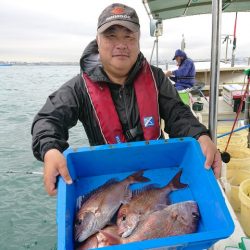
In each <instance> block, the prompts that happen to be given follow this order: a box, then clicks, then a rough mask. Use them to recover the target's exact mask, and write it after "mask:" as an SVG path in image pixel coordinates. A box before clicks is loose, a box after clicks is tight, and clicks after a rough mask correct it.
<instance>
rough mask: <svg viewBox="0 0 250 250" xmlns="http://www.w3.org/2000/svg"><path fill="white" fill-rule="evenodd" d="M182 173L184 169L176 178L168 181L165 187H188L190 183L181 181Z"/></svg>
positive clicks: (175, 188)
mask: <svg viewBox="0 0 250 250" xmlns="http://www.w3.org/2000/svg"><path fill="white" fill-rule="evenodd" d="M181 175H182V169H181V170H180V171H179V172H178V173H177V174H176V175H175V176H174V178H173V179H172V180H171V181H170V183H168V185H167V186H165V188H164V189H169V188H170V189H171V190H177V189H182V188H185V187H188V184H185V183H182V182H181V181H180V178H181Z"/></svg>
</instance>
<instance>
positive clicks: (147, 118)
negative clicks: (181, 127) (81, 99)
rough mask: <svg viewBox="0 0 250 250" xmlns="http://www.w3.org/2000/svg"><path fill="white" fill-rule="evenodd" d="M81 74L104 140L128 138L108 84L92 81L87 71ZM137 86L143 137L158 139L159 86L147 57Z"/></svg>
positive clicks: (113, 141) (117, 140)
mask: <svg viewBox="0 0 250 250" xmlns="http://www.w3.org/2000/svg"><path fill="white" fill-rule="evenodd" d="M82 77H83V82H84V84H85V86H86V90H87V93H88V95H89V98H90V101H91V104H92V106H93V109H94V112H95V115H96V118H97V120H98V123H99V126H100V129H101V133H102V135H103V138H104V140H105V142H106V143H107V144H115V143H120V142H126V137H125V135H124V132H123V130H122V125H121V122H120V120H119V117H118V114H117V111H116V109H115V105H114V102H113V100H112V97H111V93H110V89H109V86H108V84H107V83H105V82H98V83H96V82H93V81H92V80H91V79H90V78H89V76H88V75H87V74H86V73H83V74H82ZM134 89H135V94H136V99H137V105H138V109H139V114H140V123H141V126H142V130H143V134H144V139H145V140H155V139H159V137H160V135H161V132H160V118H159V106H158V89H157V86H156V82H155V79H154V76H153V72H152V71H151V68H150V65H149V64H148V62H147V61H146V60H144V62H143V66H142V69H141V70H140V72H139V73H138V75H137V76H136V78H135V80H134Z"/></svg>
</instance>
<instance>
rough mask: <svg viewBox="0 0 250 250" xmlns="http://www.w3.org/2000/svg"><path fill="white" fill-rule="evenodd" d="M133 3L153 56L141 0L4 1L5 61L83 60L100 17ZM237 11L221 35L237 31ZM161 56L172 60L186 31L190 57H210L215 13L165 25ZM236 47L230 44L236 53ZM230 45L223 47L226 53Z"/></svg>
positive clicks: (0, 1)
mask: <svg viewBox="0 0 250 250" xmlns="http://www.w3.org/2000/svg"><path fill="white" fill-rule="evenodd" d="M114 2H122V3H124V4H126V5H129V6H131V7H134V8H135V9H136V11H137V13H138V16H139V18H140V23H141V51H142V52H143V53H144V55H145V56H146V57H148V58H149V57H150V53H151V50H152V46H153V42H154V38H152V37H150V35H149V18H148V16H147V14H146V11H145V9H144V6H143V4H142V1H141V0H124V1H119V0H117V1H112V0H90V1H87V0H22V1H20V0H0V61H1V60H5V61H29V62H30V61H70V62H73V61H74V62H75V61H79V58H80V56H81V53H82V51H83V49H84V48H85V46H86V45H87V44H88V43H89V42H90V41H91V40H92V39H94V38H95V35H96V25H97V19H98V16H99V14H100V13H101V11H102V10H103V9H104V8H105V7H106V6H107V5H109V4H111V3H114ZM234 17H235V14H234V13H228V14H223V16H222V34H232V33H233V26H234ZM249 23H250V13H249V12H248V13H239V14H238V26H237V39H238V40H237V51H236V56H237V57H250V49H249V45H250V36H249ZM163 28H164V35H163V36H162V37H160V38H159V57H160V58H161V59H167V60H170V59H171V58H172V57H173V54H174V51H175V50H176V49H178V48H180V43H181V38H182V34H184V35H185V39H186V52H187V53H188V55H189V56H190V57H191V58H194V59H204V58H209V57H210V43H211V15H200V16H193V17H182V18H175V19H170V20H166V21H164V23H163ZM231 46H232V45H230V47H229V49H230V52H229V55H230V56H231ZM224 54H225V45H222V55H221V56H222V57H223V56H224Z"/></svg>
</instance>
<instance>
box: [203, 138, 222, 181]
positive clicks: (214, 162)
mask: <svg viewBox="0 0 250 250" xmlns="http://www.w3.org/2000/svg"><path fill="white" fill-rule="evenodd" d="M198 141H199V143H200V145H201V149H202V152H203V154H204V155H205V157H206V162H205V168H207V169H209V168H210V167H212V168H213V171H214V174H215V176H216V178H219V177H220V173H221V167H222V161H221V155H220V152H219V150H218V149H217V148H216V146H215V144H214V143H213V142H212V140H211V139H210V137H209V136H207V135H202V136H200V137H199V139H198Z"/></svg>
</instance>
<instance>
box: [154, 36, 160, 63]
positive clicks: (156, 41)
mask: <svg viewBox="0 0 250 250" xmlns="http://www.w3.org/2000/svg"><path fill="white" fill-rule="evenodd" d="M155 43H156V45H155V47H156V67H158V63H159V61H158V36H156V38H155Z"/></svg>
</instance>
